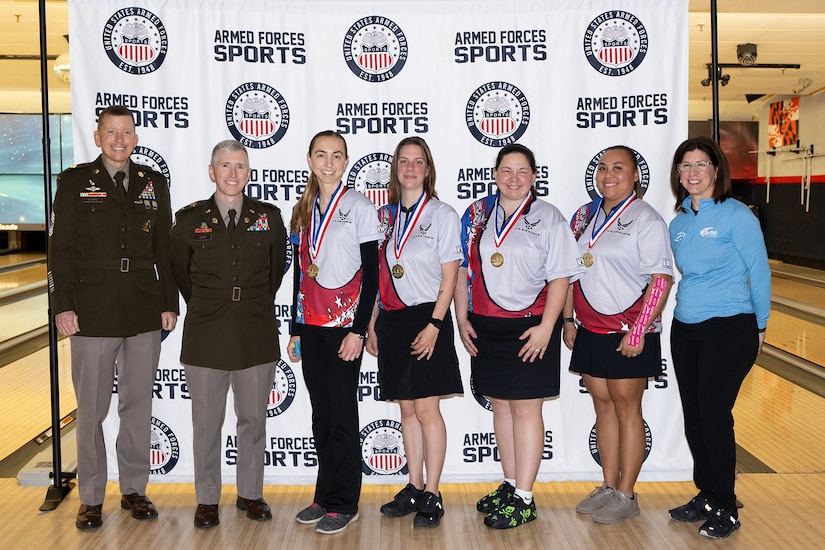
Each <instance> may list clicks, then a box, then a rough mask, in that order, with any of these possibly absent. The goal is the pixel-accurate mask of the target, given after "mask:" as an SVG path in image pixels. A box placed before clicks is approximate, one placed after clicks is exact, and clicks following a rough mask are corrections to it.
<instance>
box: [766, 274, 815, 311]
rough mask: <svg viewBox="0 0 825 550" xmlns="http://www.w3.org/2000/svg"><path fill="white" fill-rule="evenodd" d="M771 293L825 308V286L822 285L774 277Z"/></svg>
mask: <svg viewBox="0 0 825 550" xmlns="http://www.w3.org/2000/svg"><path fill="white" fill-rule="evenodd" d="M771 293H772V294H773V295H774V296H781V297H783V298H790V299H791V300H796V301H798V302H801V303H804V304H808V305H811V306H815V307H819V308H823V309H824V310H825V288H822V287H821V286H815V285H811V284H805V283H801V282H798V281H793V280H790V279H785V278H783V277H773V279H772V281H771Z"/></svg>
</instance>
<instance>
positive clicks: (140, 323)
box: [48, 106, 178, 529]
mask: <svg viewBox="0 0 825 550" xmlns="http://www.w3.org/2000/svg"><path fill="white" fill-rule="evenodd" d="M94 140H95V144H96V145H97V146H98V147H100V156H98V158H97V159H95V161H94V162H91V163H87V164H80V165H77V166H74V167H72V168H69V169H67V170H65V171H64V172H63V173H61V174H60V175H59V176H58V178H57V193H56V195H55V199H54V209H53V212H52V219H51V225H50V228H49V235H50V237H49V256H48V260H49V262H48V263H49V295H50V300H51V304H50V307H51V310H52V312H53V313H54V316H55V325H56V326H57V330H59V331H60V332H61V333H62V334H65V335H66V336H69V337H70V342H71V358H72V381H73V383H74V390H75V396H76V398H77V427H76V433H77V481H78V490H79V493H80V502H81V506H80V510H79V512H78V514H77V519H76V522H75V524H76V525H77V527H78V528H79V529H94V528H96V527H100V526H101V525H102V524H103V517H102V512H101V511H102V506H103V497H104V496H105V493H106V480H107V470H106V448H105V443H104V439H103V429H102V423H103V420H104V419H105V418H106V415H107V413H108V412H109V405H110V402H111V398H112V387H113V384H114V372H115V361H116V359H117V357H118V354H119V353H120V354H121V358H122V362H121V363H119V364H118V365H117V387H118V390H117V396H118V414H119V416H120V430H119V432H118V437H117V460H118V473H119V479H120V492H121V494H122V497H121V501H120V504H121V507H122V508H123V509H126V510H130V511H131V514H132V517H134V518H136V519H151V518H154V517H157V515H158V512H157V510H156V509H155V507H154V505H153V504H152V502H151V501H150V500H149V499H148V498H146V484H147V482H148V479H149V469H150V463H149V457H150V434H151V416H152V389H153V385H154V380H155V371H156V369H157V366H158V358H159V356H160V340H161V329H164V330H168V331H169V330H173V329H174V328H175V323H176V321H177V313H178V295H177V288H176V286H175V283H174V280H173V279H172V274H171V271H170V266H169V228H170V226H171V222H172V208H171V205H170V202H169V187H168V184H167V182H166V178H164V177H163V176H162V175H161V174H159V173H158V172H155V171H154V170H152V169H151V168H149V167H147V166H142V165H140V164H135V163H134V162H132V161H131V160H130V158H129V157H130V155H131V154H132V151H134V149H135V146H136V145H137V142H138V136H137V134H136V133H135V123H134V119H133V118H132V113H131V112H130V111H129V110H128V109H127V108H125V107H122V106H111V107H107V108H106V109H104V110H103V111H102V112H101V113H100V116H99V117H98V121H97V130H96V131H95V132H94Z"/></svg>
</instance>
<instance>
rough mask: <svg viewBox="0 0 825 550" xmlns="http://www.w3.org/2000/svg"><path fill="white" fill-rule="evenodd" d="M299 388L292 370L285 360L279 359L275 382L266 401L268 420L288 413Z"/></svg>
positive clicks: (276, 366)
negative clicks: (285, 412)
mask: <svg viewBox="0 0 825 550" xmlns="http://www.w3.org/2000/svg"><path fill="white" fill-rule="evenodd" d="M297 388H298V384H297V383H296V381H295V373H294V372H293V370H292V368H291V367H290V366H289V365H287V364H286V363H285V362H284V360H283V359H279V360H278V364H277V365H275V381H274V382H273V384H272V389H271V390H269V398H268V399H267V401H266V416H267V418H272V417H273V416H278V415H279V414H281V413H283V412H284V411H286V410H287V409H288V408H289V406H290V405H292V401H293V400H294V399H295V393H296V390H297Z"/></svg>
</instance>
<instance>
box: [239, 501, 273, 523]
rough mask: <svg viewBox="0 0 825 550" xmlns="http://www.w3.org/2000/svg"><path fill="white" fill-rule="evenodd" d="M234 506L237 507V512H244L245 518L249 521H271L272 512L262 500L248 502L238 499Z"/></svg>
mask: <svg viewBox="0 0 825 550" xmlns="http://www.w3.org/2000/svg"><path fill="white" fill-rule="evenodd" d="M235 506H237V507H238V510H246V517H248V518H249V519H254V520H256V521H263V520H266V519H272V510H270V509H269V504H267V503H266V501H265V500H264V499H262V498H259V499H256V500H249V499H246V498H242V497H238V501H237V502H236V503H235Z"/></svg>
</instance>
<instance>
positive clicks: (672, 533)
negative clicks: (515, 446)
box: [0, 474, 825, 550]
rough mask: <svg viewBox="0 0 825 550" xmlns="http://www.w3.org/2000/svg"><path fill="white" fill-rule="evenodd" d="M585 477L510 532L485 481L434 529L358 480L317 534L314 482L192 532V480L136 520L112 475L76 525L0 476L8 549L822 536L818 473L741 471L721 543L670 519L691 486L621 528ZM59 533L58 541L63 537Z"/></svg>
mask: <svg viewBox="0 0 825 550" xmlns="http://www.w3.org/2000/svg"><path fill="white" fill-rule="evenodd" d="M592 487H593V485H592V484H587V483H570V482H565V483H555V482H554V483H539V484H537V485H536V487H535V498H536V503H537V505H538V519H537V520H536V521H534V522H532V523H529V524H527V525H525V526H522V527H519V528H517V529H512V530H507V531H496V530H493V529H488V528H487V527H485V526H484V525H483V523H482V518H483V516H482V515H481V514H479V513H478V512H476V510H475V501H476V499H477V498H478V497H479V496H481V495H482V494H484V493H485V492H487V491H489V490H490V489H491V486H489V485H481V484H467V483H465V484H445V485H442V486H441V492H442V495H443V497H444V506H445V510H446V515H445V516H444V518H443V519H442V524H441V526H439V527H437V528H435V529H416V528H413V527H412V517H411V516H408V517H406V518H400V519H395V518H386V517H383V516H381V514H380V513H379V512H378V508H379V506H380V505H381V504H382V503H383V502H385V501H388V500H390V499H391V498H392V495H393V493H394V492H395V491H396V490H397V489H398V488H397V487H390V486H376V485H370V486H365V487H364V491H363V494H362V497H361V512H360V516H361V517H360V520H359V521H357V522H356V523H354V524H352V525H351V526H350V528H348V529H347V530H346V531H344V532H342V533H338V534H335V535H319V534H317V533H315V531H314V528H313V526H308V525H301V524H299V523H297V522H296V521H295V520H294V516H295V514H296V513H297V512H298V511H299V510H300V509H301V508H302V507H303V506H305V505H307V504H308V503H309V502H310V500H311V498H312V489H311V488H310V487H273V486H267V487H265V488H264V497H265V498H266V499H267V500H268V501H269V503H270V504H271V505H272V509H273V515H274V518H273V520H272V521H266V522H255V521H251V520H249V519H247V518H246V516H245V515H244V513H243V512H240V511H238V510H236V509H235V506H234V498H235V495H234V491H233V489H234V487H231V486H225V487H224V496H223V499H222V501H221V503H220V504H221V507H220V512H221V524H220V525H219V526H217V527H215V528H212V529H206V530H201V529H196V528H195V527H194V525H193V523H192V517H193V514H194V489H193V487H192V486H191V485H178V484H170V485H167V484H164V485H152V486H151V487H150V490H151V491H150V493H149V496H150V497H151V498H152V499H153V500H154V502H155V504H156V505H157V506H158V509H159V512H160V516H159V517H158V518H157V519H153V520H148V521H137V520H134V519H132V518H131V517H130V516H129V514H128V513H127V512H126V511H124V510H122V509H120V507H119V506H118V503H119V495H118V494H117V486H116V484H112V483H110V484H109V490H108V492H107V496H106V498H107V500H106V502H105V504H104V509H103V518H104V524H103V527H101V528H99V529H96V530H93V531H79V530H78V529H76V528H75V526H74V518H75V514H76V513H77V507H78V505H79V504H78V497H77V491H72V492H70V493H69V495H68V496H67V498H66V500H65V501H64V502H63V504H62V505H60V506H59V507H58V508H57V509H56V510H54V511H51V512H45V513H39V514H38V513H37V508H38V507H39V506H40V504H41V502H42V501H43V497H44V496H45V490H44V489H43V488H26V487H20V486H18V485H17V484H16V483H15V482H14V480H11V479H0V493H2V495H3V498H2V500H0V517H2V518H3V528H2V530H3V546H4V547H5V548H14V549H28V548H31V549H38V550H39V549H42V548H49V547H55V548H60V550H72V549H81V548H82V549H83V550H92V549H98V548H100V549H109V548H146V549H151V548H165V549H189V548H198V549H212V548H215V549H218V548H220V549H223V548H244V549H246V548H268V549H278V548H283V549H291V548H296V549H304V548H325V549H361V548H370V549H371V548H376V549H377V548H386V549H396V548H398V549H404V548H410V549H441V548H444V549H450V550H464V549H469V548H473V549H475V548H478V549H486V548H491V549H499V550H508V549H532V548H553V549H568V548H569V549H599V548H610V549H612V550H622V549H631V548H638V549H680V550H681V549H692V548H701V549H707V548H741V549H747V550H757V549H776V548H780V549H782V550H792V549H794V550H795V549H813V548H822V544H823V541H825V521H823V519H825V499H823V498H822V495H823V494H825V475H822V474H818V475H814V474H747V475H740V476H739V479H738V480H737V494H738V496H739V498H740V500H741V501H742V502H743V503H744V506H745V507H744V508H743V509H742V510H740V520H741V521H742V528H741V529H740V530H739V531H738V532H736V533H734V534H733V535H732V536H731V537H730V538H728V539H726V540H724V541H711V540H709V539H706V538H704V537H700V536H699V535H698V534H697V531H698V528H699V525H698V524H684V523H676V522H673V521H670V520H669V519H668V516H667V510H668V508H670V507H672V506H674V505H677V504H681V503H683V502H685V501H687V500H689V499H690V498H691V497H692V496H693V495H694V489H693V486H692V484H691V483H639V484H638V485H637V490H638V492H639V499H640V504H641V509H642V511H641V515H640V516H639V517H637V518H633V519H630V520H628V521H625V522H624V523H621V524H618V525H598V524H595V523H593V522H592V521H591V520H590V518H589V516H583V515H580V514H577V513H576V511H575V506H576V502H578V500H579V499H581V498H582V497H583V496H584V495H585V494H587V492H589V491H590V490H591V489H592ZM58 541H59V542H58Z"/></svg>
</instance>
